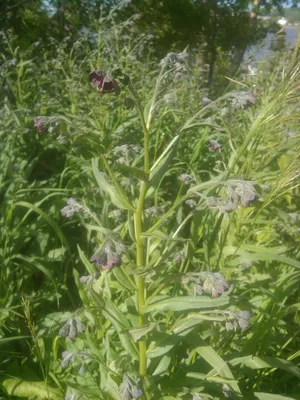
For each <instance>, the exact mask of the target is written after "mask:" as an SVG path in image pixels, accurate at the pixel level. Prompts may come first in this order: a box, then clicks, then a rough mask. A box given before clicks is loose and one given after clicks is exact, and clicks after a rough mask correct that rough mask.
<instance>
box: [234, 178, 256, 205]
mask: <svg viewBox="0 0 300 400" xmlns="http://www.w3.org/2000/svg"><path fill="white" fill-rule="evenodd" d="M255 183H256V182H254V181H244V180H242V179H240V180H237V181H229V182H228V185H227V193H228V195H229V196H230V198H231V199H232V201H235V202H239V203H240V204H241V206H242V207H249V206H250V205H251V203H252V202H253V201H254V200H256V197H257V195H256V191H255V189H254V186H253V184H255Z"/></svg>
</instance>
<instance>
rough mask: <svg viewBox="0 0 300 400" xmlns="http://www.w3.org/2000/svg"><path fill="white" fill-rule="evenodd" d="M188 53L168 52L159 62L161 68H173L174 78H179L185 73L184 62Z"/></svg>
mask: <svg viewBox="0 0 300 400" xmlns="http://www.w3.org/2000/svg"><path fill="white" fill-rule="evenodd" d="M187 58H188V54H187V53H186V52H182V53H168V54H167V55H166V57H165V58H163V59H162V60H161V62H160V64H159V65H160V66H161V67H162V68H169V69H173V70H174V72H175V76H174V77H175V79H176V80H177V79H181V78H182V77H183V75H184V74H185V73H186V62H187Z"/></svg>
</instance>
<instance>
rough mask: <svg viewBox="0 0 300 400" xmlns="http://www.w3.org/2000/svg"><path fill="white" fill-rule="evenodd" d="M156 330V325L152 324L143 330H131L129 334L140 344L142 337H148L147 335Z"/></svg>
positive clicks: (142, 328)
mask: <svg viewBox="0 0 300 400" xmlns="http://www.w3.org/2000/svg"><path fill="white" fill-rule="evenodd" d="M154 328H155V323H154V322H150V323H149V324H147V325H144V326H142V327H141V328H136V329H130V330H129V333H130V334H131V336H132V337H133V340H134V341H135V342H138V341H139V340H140V339H141V338H142V337H144V336H145V335H147V333H149V332H151V331H152V330H153V329H154Z"/></svg>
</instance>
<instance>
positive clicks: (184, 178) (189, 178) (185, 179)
mask: <svg viewBox="0 0 300 400" xmlns="http://www.w3.org/2000/svg"><path fill="white" fill-rule="evenodd" d="M178 180H179V181H180V182H182V183H184V184H185V185H188V184H190V183H193V182H194V178H193V177H192V176H191V175H189V174H181V175H179V177H178Z"/></svg>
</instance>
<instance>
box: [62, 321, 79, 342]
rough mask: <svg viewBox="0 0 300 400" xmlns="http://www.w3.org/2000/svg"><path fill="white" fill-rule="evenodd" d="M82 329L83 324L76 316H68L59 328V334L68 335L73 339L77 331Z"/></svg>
mask: <svg viewBox="0 0 300 400" xmlns="http://www.w3.org/2000/svg"><path fill="white" fill-rule="evenodd" d="M83 331H84V325H83V323H82V322H80V320H79V319H78V317H72V318H70V319H69V320H68V321H67V322H66V323H65V324H64V326H63V327H62V328H61V329H60V330H59V335H60V336H63V337H69V338H70V339H72V340H73V339H75V337H76V336H77V334H78V333H82V332H83Z"/></svg>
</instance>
